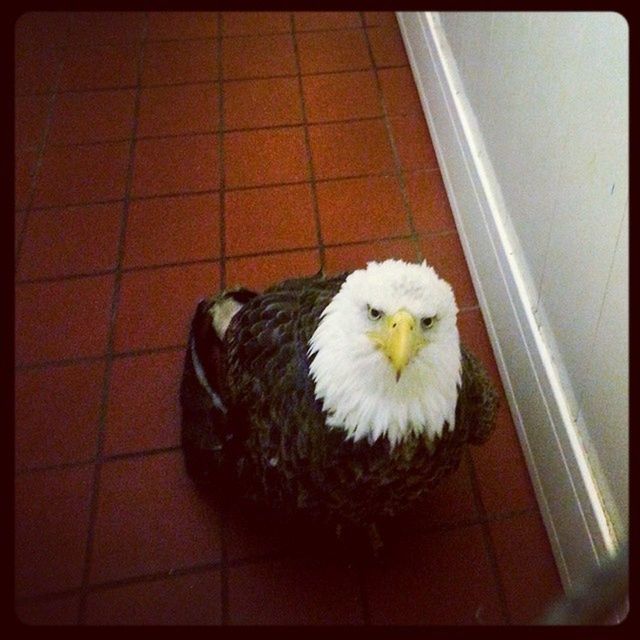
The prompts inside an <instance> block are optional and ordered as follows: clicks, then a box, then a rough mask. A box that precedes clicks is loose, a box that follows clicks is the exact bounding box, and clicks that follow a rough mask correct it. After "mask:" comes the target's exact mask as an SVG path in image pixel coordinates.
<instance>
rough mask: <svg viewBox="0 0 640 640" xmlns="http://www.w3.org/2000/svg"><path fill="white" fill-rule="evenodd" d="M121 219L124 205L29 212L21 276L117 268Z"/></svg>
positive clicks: (23, 246)
mask: <svg viewBox="0 0 640 640" xmlns="http://www.w3.org/2000/svg"><path fill="white" fill-rule="evenodd" d="M121 217H122V204H121V203H114V204H94V205H86V206H83V207H70V208H68V209H44V210H34V211H30V212H29V218H28V220H27V226H26V234H25V239H24V242H23V245H22V251H21V253H20V261H19V263H18V265H19V266H18V276H19V277H20V278H47V277H55V276H68V275H74V274H89V273H94V272H97V271H107V270H110V269H114V268H115V266H116V263H117V260H118V245H119V242H120V220H121Z"/></svg>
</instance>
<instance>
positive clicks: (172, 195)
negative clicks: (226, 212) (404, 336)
mask: <svg viewBox="0 0 640 640" xmlns="http://www.w3.org/2000/svg"><path fill="white" fill-rule="evenodd" d="M435 171H438V169H437V168H432V169H427V168H419V169H410V170H407V171H405V172H404V173H405V174H416V173H432V172H435ZM395 175H396V174H395V171H394V172H389V171H383V172H381V173H357V174H351V175H346V176H336V177H329V178H316V182H317V183H320V184H321V183H324V182H338V181H340V180H358V179H366V178H386V177H395ZM306 182H308V180H294V181H292V182H275V183H269V184H252V185H244V186H240V187H226V189H225V190H226V191H229V192H233V191H251V190H256V189H273V188H275V187H290V186H294V185H298V184H305V183H306ZM218 191H219V189H203V190H200V191H172V192H166V193H154V194H150V195H132V196H130V198H129V199H130V200H131V201H133V202H136V201H138V200H157V199H159V198H182V197H185V198H186V197H189V196H200V195H207V194H212V193H217V192H218ZM122 201H123V200H122V198H113V199H106V200H84V201H80V202H68V203H56V204H47V205H38V206H35V207H31V209H30V210H31V211H52V210H55V209H68V208H71V207H86V206H90V205H98V204H114V203H117V202H122ZM17 211H23V212H26V209H24V208H21V209H17Z"/></svg>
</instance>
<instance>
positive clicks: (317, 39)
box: [296, 29, 371, 73]
mask: <svg viewBox="0 0 640 640" xmlns="http://www.w3.org/2000/svg"><path fill="white" fill-rule="evenodd" d="M296 40H297V42H298V55H299V56H300V69H301V71H302V73H318V72H321V73H328V72H331V71H348V70H350V69H353V70H356V69H368V68H369V67H370V66H371V59H370V58H369V49H368V48H367V42H366V39H365V37H364V34H363V32H362V30H361V29H353V30H345V31H318V32H309V33H298V34H297V35H296Z"/></svg>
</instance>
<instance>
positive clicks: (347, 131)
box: [309, 120, 395, 179]
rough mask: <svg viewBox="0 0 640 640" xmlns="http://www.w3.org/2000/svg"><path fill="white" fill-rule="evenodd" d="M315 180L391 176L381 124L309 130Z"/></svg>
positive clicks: (391, 163)
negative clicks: (381, 174)
mask: <svg viewBox="0 0 640 640" xmlns="http://www.w3.org/2000/svg"><path fill="white" fill-rule="evenodd" d="M309 138H310V141H311V155H312V157H313V166H314V169H315V174H316V178H320V179H322V178H341V177H344V178H348V177H354V176H359V175H372V174H378V173H393V171H394V168H395V166H394V161H393V153H392V151H391V145H390V143H389V137H388V135H387V130H386V128H385V126H384V122H383V121H382V120H363V121H358V122H345V123H339V124H322V125H312V126H310V127H309Z"/></svg>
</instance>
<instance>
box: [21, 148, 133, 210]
mask: <svg viewBox="0 0 640 640" xmlns="http://www.w3.org/2000/svg"><path fill="white" fill-rule="evenodd" d="M129 147H130V144H129V143H128V142H109V143H105V144H97V145H88V146H82V147H49V148H48V149H47V150H46V151H45V154H44V157H43V160H42V167H41V169H40V174H39V177H38V181H37V184H36V191H35V195H34V201H33V204H34V206H36V207H40V206H50V205H66V204H85V203H90V202H97V201H103V200H117V199H119V198H123V197H124V189H125V179H126V175H127V165H128V163H129Z"/></svg>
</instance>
